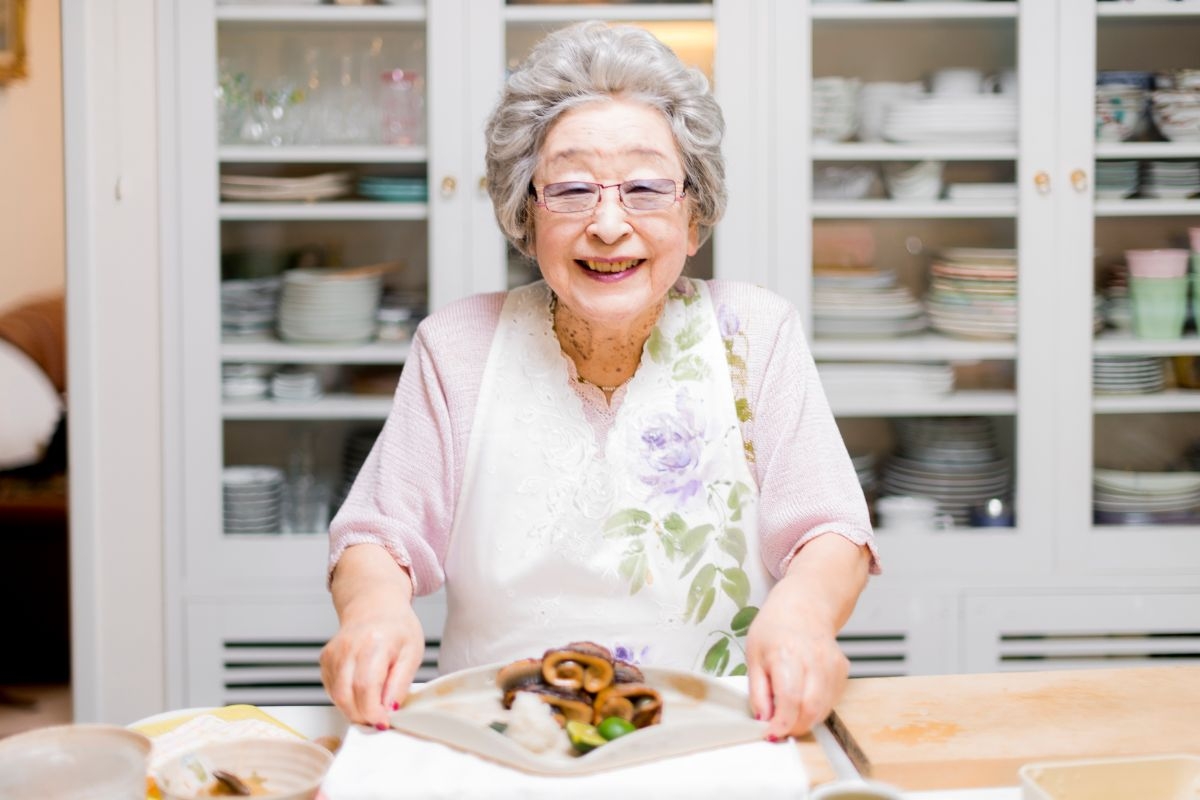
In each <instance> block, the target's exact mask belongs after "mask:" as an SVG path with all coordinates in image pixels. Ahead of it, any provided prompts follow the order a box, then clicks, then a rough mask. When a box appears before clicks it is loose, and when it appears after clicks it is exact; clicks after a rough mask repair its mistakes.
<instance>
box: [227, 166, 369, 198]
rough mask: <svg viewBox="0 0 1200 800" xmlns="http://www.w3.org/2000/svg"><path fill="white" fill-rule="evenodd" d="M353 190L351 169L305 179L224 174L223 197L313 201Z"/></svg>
mask: <svg viewBox="0 0 1200 800" xmlns="http://www.w3.org/2000/svg"><path fill="white" fill-rule="evenodd" d="M351 189H352V185H351V175H350V173H349V172H322V173H319V174H317V175H309V176H306V177H303V178H268V177H260V176H257V175H222V176H221V197H223V198H225V199H226V200H258V201H274V202H283V201H296V200H302V201H307V202H312V201H315V200H330V199H333V198H335V197H345V196H346V195H348V194H350V192H351Z"/></svg>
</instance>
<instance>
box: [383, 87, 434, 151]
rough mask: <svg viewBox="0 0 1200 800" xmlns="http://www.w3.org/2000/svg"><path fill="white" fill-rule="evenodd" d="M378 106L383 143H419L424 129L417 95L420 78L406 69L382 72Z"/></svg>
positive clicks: (419, 98)
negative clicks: (379, 108) (381, 122)
mask: <svg viewBox="0 0 1200 800" xmlns="http://www.w3.org/2000/svg"><path fill="white" fill-rule="evenodd" d="M381 77H382V81H383V86H382V89H381V92H380V107H381V111H382V114H381V116H382V119H383V141H384V144H393V145H401V146H405V145H415V144H420V143H421V140H422V138H423V132H424V129H425V109H424V106H425V100H424V98H423V97H422V96H421V77H420V75H419V74H418V73H415V72H413V71H412V70H407V69H393V70H388V71H387V72H385V73H383V75H382V76H381Z"/></svg>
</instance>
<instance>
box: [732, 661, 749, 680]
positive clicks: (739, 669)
mask: <svg viewBox="0 0 1200 800" xmlns="http://www.w3.org/2000/svg"><path fill="white" fill-rule="evenodd" d="M745 674H746V665H745V664H738V665H737V666H736V667H734V668H733V669H731V670H729V675H730V677H732V676H734V675H745Z"/></svg>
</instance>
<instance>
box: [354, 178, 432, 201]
mask: <svg viewBox="0 0 1200 800" xmlns="http://www.w3.org/2000/svg"><path fill="white" fill-rule="evenodd" d="M358 193H359V194H360V195H362V196H363V197H367V198H370V199H371V200H383V201H385V202H390V203H424V202H425V201H427V200H428V199H429V182H428V181H426V180H425V179H424V178H385V177H375V176H368V177H364V178H359V179H358Z"/></svg>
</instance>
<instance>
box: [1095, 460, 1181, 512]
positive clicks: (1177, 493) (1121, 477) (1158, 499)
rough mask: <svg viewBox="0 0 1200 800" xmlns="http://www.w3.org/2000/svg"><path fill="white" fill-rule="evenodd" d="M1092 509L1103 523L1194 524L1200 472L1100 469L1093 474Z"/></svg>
mask: <svg viewBox="0 0 1200 800" xmlns="http://www.w3.org/2000/svg"><path fill="white" fill-rule="evenodd" d="M1092 507H1093V511H1094V513H1095V518H1096V522H1099V523H1108V524H1117V525H1120V524H1126V525H1136V524H1156V523H1163V522H1182V523H1188V522H1192V521H1194V519H1195V518H1196V516H1197V511H1198V510H1200V472H1127V471H1124V470H1115V469H1100V468H1097V469H1096V470H1095V471H1094V472H1093V473H1092Z"/></svg>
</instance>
